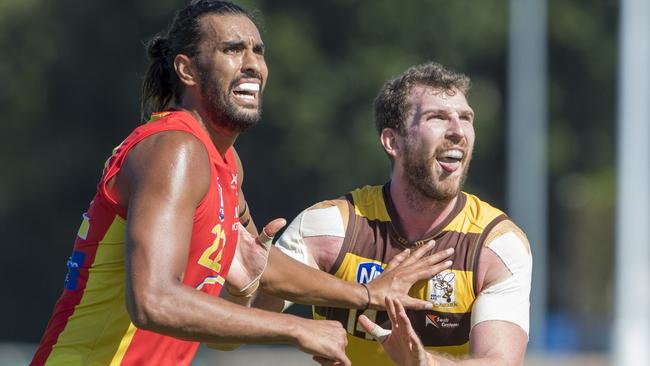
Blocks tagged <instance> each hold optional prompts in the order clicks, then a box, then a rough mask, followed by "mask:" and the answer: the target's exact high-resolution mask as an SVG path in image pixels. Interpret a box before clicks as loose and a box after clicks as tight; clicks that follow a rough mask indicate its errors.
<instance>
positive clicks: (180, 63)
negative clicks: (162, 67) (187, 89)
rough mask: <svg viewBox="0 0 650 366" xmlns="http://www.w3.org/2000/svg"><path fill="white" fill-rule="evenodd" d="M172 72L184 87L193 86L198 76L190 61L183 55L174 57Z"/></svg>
mask: <svg viewBox="0 0 650 366" xmlns="http://www.w3.org/2000/svg"><path fill="white" fill-rule="evenodd" d="M174 70H176V75H178V78H179V79H180V80H181V83H183V84H184V85H185V86H194V85H196V84H197V82H198V80H199V78H198V77H199V74H198V72H197V70H196V67H194V63H193V62H192V59H191V58H189V57H187V56H186V55H183V54H178V55H176V57H174Z"/></svg>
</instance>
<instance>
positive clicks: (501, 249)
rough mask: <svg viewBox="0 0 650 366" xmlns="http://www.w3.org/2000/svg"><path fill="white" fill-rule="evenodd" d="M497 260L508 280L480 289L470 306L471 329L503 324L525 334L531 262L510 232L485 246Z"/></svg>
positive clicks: (527, 324) (516, 238) (526, 330)
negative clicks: (517, 328)
mask: <svg viewBox="0 0 650 366" xmlns="http://www.w3.org/2000/svg"><path fill="white" fill-rule="evenodd" d="M488 248H490V249H491V250H492V251H493V252H494V253H496V255H498V256H499V258H501V260H502V261H503V263H504V264H505V266H506V267H507V268H508V270H509V271H510V272H511V273H512V276H510V277H508V278H507V279H506V280H504V281H501V282H499V283H496V284H493V285H491V286H489V287H487V288H486V289H484V290H483V291H482V292H481V293H480V294H479V296H478V298H477V299H476V301H475V302H474V307H473V309H472V321H471V326H472V327H474V326H475V325H476V324H478V323H481V322H484V321H488V320H503V321H507V322H510V323H514V324H517V325H519V326H520V327H521V328H522V329H523V330H524V331H525V332H526V334H528V330H529V311H530V300H529V297H530V281H531V275H532V268H533V260H532V257H531V255H530V253H529V252H528V245H527V243H524V242H522V240H521V239H520V237H519V236H517V235H515V234H514V233H513V232H507V233H505V234H503V235H501V236H499V237H497V238H495V239H494V240H492V242H490V243H489V244H488Z"/></svg>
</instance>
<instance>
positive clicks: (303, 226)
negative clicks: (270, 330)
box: [275, 206, 345, 311]
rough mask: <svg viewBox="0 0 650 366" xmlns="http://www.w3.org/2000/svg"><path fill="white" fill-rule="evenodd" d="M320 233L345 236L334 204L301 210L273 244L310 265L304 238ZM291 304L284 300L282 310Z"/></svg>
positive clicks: (339, 214) (320, 234)
mask: <svg viewBox="0 0 650 366" xmlns="http://www.w3.org/2000/svg"><path fill="white" fill-rule="evenodd" d="M322 235H329V236H338V237H341V238H343V237H345V229H344V228H343V219H342V218H341V213H340V212H339V209H338V208H337V207H336V206H332V207H327V208H319V209H307V210H305V211H303V212H301V213H300V214H299V215H298V216H296V218H295V219H293V221H292V222H291V224H289V226H288V227H287V229H286V230H285V231H284V233H282V236H280V238H279V239H278V241H277V242H276V243H275V246H277V247H278V249H280V250H281V251H282V252H283V253H284V254H286V255H288V256H290V257H291V258H293V259H295V260H297V261H299V262H302V263H304V264H306V265H308V266H310V265H312V264H311V263H310V260H309V257H310V254H309V250H308V248H307V245H306V244H305V240H304V238H308V237H310V236H322ZM312 261H313V259H312ZM291 305H293V303H292V302H290V301H287V300H285V301H284V309H283V310H282V311H284V310H286V309H287V308H288V307H289V306H291Z"/></svg>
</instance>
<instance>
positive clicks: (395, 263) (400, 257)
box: [384, 249, 411, 272]
mask: <svg viewBox="0 0 650 366" xmlns="http://www.w3.org/2000/svg"><path fill="white" fill-rule="evenodd" d="M409 255H411V250H410V249H404V250H403V251H402V252H401V253H399V254H398V255H396V256H394V257H393V259H391V260H390V262H388V265H387V266H386V270H385V271H384V272H386V271H390V270H391V269H393V268H395V267H397V266H399V265H400V264H401V263H402V262H403V261H404V260H405V259H406V258H408V256H409Z"/></svg>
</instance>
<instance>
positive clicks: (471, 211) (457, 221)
mask: <svg viewBox="0 0 650 366" xmlns="http://www.w3.org/2000/svg"><path fill="white" fill-rule="evenodd" d="M466 195H467V202H465V207H463V210H462V211H463V212H461V214H458V215H456V217H455V218H454V219H453V220H452V221H451V222H450V223H449V224H448V225H447V226H445V228H444V229H442V231H456V232H459V233H464V234H481V233H482V232H483V230H484V229H485V227H486V226H487V225H488V224H489V223H490V222H492V220H494V219H495V218H497V217H499V216H500V215H503V212H502V211H500V210H498V209H496V208H494V207H492V206H490V205H488V204H487V203H485V202H482V201H480V200H479V199H478V197H476V196H474V195H471V194H467V193H466ZM463 213H465V214H464V215H463Z"/></svg>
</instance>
